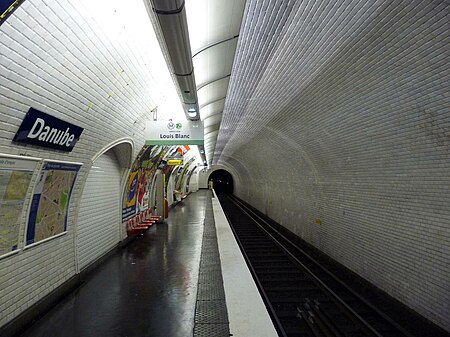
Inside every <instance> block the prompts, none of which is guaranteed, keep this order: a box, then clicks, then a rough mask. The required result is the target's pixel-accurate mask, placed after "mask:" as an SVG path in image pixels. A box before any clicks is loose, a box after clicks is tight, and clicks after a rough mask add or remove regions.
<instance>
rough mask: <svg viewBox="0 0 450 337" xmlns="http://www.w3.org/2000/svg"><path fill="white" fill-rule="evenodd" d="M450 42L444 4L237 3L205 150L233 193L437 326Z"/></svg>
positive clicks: (446, 247) (448, 196)
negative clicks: (210, 143)
mask: <svg viewBox="0 0 450 337" xmlns="http://www.w3.org/2000/svg"><path fill="white" fill-rule="evenodd" d="M449 40H450V4H449V3H448V1H407V2H405V1H400V0H398V1H397V0H395V1H381V0H378V1H363V0H345V1H287V0H286V1H281V0H280V1H269V0H266V1H264V0H255V1H248V2H247V8H246V12H245V16H244V26H243V27H242V29H241V33H240V40H239V43H238V48H237V54H236V59H235V62H234V68H233V74H232V76H231V79H230V88H229V94H228V100H227V102H226V104H225V108H224V115H223V120H222V124H221V130H220V133H219V136H218V141H217V147H216V154H215V162H217V163H219V164H223V165H228V166H232V167H234V168H235V171H236V172H237V173H238V175H239V176H240V180H241V181H249V182H252V183H245V184H237V186H236V190H237V194H238V196H241V197H242V198H243V199H244V200H246V201H248V202H249V203H250V204H252V205H254V206H256V207H257V208H258V209H260V210H262V211H264V212H265V213H266V214H268V215H269V216H270V217H272V218H273V219H275V220H276V221H278V222H280V223H281V224H282V225H284V226H286V227H287V228H289V229H291V230H292V231H294V232H295V233H297V234H298V235H299V236H301V237H302V238H304V239H305V240H307V241H308V242H310V243H312V244H313V245H315V246H316V247H318V248H320V249H321V250H323V251H324V252H325V253H327V254H328V255H330V256H332V257H333V258H335V259H336V260H338V261H339V262H341V263H343V264H344V265H346V266H347V267H349V268H350V269H352V270H353V271H355V272H357V273H358V274H360V275H361V276H363V277H365V278H366V279H368V280H369V281H371V282H372V283H374V284H375V285H376V286H378V287H380V288H381V289H384V290H385V291H387V292H388V293H389V294H391V295H392V296H394V297H396V298H398V299H399V300H401V301H402V302H404V303H405V304H406V305H407V306H409V307H411V308H413V309H414V310H416V311H417V312H419V313H421V314H423V315H424V316H425V317H427V318H429V319H431V320H432V321H434V322H436V323H437V324H439V325H440V326H442V327H444V328H446V329H447V330H450V312H449V306H448V303H450V288H449V287H448V275H450V269H449V268H450V267H449V264H448V261H449V260H450V160H449V158H450V112H449V107H450V95H449V87H450V70H449V67H448V60H450V47H449ZM250 176H251V179H250ZM316 219H320V220H321V222H322V224H321V225H317V224H315V220H316Z"/></svg>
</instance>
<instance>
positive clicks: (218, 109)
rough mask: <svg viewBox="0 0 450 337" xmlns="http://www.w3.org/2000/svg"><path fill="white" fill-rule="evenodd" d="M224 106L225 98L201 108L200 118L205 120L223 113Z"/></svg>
mask: <svg viewBox="0 0 450 337" xmlns="http://www.w3.org/2000/svg"><path fill="white" fill-rule="evenodd" d="M224 105H225V98H223V99H221V100H218V101H215V102H213V103H210V104H208V105H205V106H204V107H203V108H200V118H201V119H202V120H205V119H206V118H208V117H211V116H213V115H216V114H219V113H222V111H223V107H224Z"/></svg>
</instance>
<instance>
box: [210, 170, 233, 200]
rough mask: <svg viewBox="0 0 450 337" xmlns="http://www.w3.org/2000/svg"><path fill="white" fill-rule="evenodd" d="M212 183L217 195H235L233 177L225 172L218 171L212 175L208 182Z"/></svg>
mask: <svg viewBox="0 0 450 337" xmlns="http://www.w3.org/2000/svg"><path fill="white" fill-rule="evenodd" d="M209 181H212V183H213V188H214V190H215V191H216V193H217V194H233V177H232V176H231V174H230V173H229V172H227V171H225V170H217V171H214V172H213V173H211V174H210V176H209V178H208V182H209Z"/></svg>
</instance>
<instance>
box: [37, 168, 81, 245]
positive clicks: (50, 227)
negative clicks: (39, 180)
mask: <svg viewBox="0 0 450 337" xmlns="http://www.w3.org/2000/svg"><path fill="white" fill-rule="evenodd" d="M45 173H46V174H45V175H44V177H43V179H45V180H44V185H43V189H42V192H41V198H40V201H39V207H38V210H37V214H36V224H35V236H34V241H35V242H36V241H40V240H43V239H46V238H49V237H51V236H53V235H56V234H59V233H62V232H64V231H65V224H66V221H65V219H66V214H67V204H68V201H69V195H70V191H71V188H72V185H73V181H74V179H75V177H76V172H73V171H61V170H49V171H46V172H45Z"/></svg>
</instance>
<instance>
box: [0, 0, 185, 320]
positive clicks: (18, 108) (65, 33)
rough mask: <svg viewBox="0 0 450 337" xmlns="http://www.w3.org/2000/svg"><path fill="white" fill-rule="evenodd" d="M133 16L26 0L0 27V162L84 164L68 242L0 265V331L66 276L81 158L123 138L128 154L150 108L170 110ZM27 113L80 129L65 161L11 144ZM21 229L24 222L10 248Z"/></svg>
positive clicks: (164, 77)
mask: <svg viewBox="0 0 450 337" xmlns="http://www.w3.org/2000/svg"><path fill="white" fill-rule="evenodd" d="M124 7H126V8H124ZM132 10H134V11H135V12H136V13H135V15H134V20H133V19H132V20H130V21H127V22H125V19H124V17H125V16H124V15H122V14H123V13H122V12H121V11H132ZM115 11H116V12H117V13H116V12H115ZM105 14H108V15H109V19H108V18H106V17H105ZM114 15H117V17H116V18H115V17H114ZM142 16H145V17H146V16H147V13H146V11H145V8H144V5H143V3H142V2H141V1H134V0H133V1H130V2H129V3H128V2H127V6H123V3H120V1H103V0H98V1H95V2H89V1H79V0H73V1H72V0H71V1H69V0H66V1H56V0H27V1H25V2H24V3H23V4H22V5H21V6H20V7H19V9H18V10H16V12H14V13H13V15H12V16H11V17H10V18H9V19H8V20H7V21H6V23H4V24H3V25H2V26H0V126H1V127H0V153H6V154H15V155H26V156H34V157H39V158H45V159H55V160H63V161H75V162H81V163H84V164H85V165H84V166H83V167H82V168H81V171H80V173H79V175H78V178H77V180H76V183H75V186H74V190H73V194H72V199H71V203H70V209H69V217H68V233H67V234H66V235H63V236H61V237H58V238H55V239H53V240H50V241H48V242H45V243H42V244H39V245H37V246H35V247H33V248H30V249H26V250H22V249H21V250H20V251H19V253H18V254H15V255H13V256H9V257H6V258H2V259H0V326H1V325H3V324H5V323H7V322H8V321H10V320H11V319H12V318H14V317H15V316H17V315H18V314H19V313H21V312H22V311H24V310H25V309H27V308H28V307H29V306H30V305H32V304H33V303H35V302H36V301H37V300H39V299H41V298H42V297H44V296H45V295H47V294H48V293H49V292H50V291H52V290H53V289H55V288H56V287H58V286H59V285H61V284H62V283H63V282H64V281H66V280H67V279H69V278H70V277H72V276H73V275H74V273H75V266H76V261H75V240H74V229H75V226H76V223H75V222H74V220H75V219H76V217H75V211H76V209H77V208H76V206H77V204H78V202H79V200H80V195H81V188H82V186H83V183H84V181H85V179H86V175H87V170H88V168H89V167H90V164H91V159H92V158H93V157H94V156H95V155H96V154H97V153H98V152H99V151H100V150H101V149H102V148H104V147H106V146H107V145H108V144H111V143H112V142H114V141H116V140H117V139H119V138H123V137H131V139H132V140H133V141H134V152H135V153H134V154H137V152H138V151H139V150H140V148H141V146H142V144H143V140H144V139H143V130H144V125H143V122H144V121H145V120H146V118H147V116H149V115H150V111H151V110H152V109H153V108H155V107H156V106H158V107H159V111H158V112H159V113H158V114H159V116H158V117H159V118H164V114H165V112H164V111H168V109H166V110H164V108H165V107H167V106H170V105H171V104H173V102H179V100H178V98H177V96H176V93H175V91H174V89H173V87H172V88H170V90H168V91H166V90H165V87H166V86H167V85H171V83H172V80H171V78H170V75H169V74H168V72H167V68H166V65H165V62H164V59H163V57H162V55H161V52H160V50H159V47H158V44H157V41H156V37H155V36H154V33H153V31H152V28H151V24H150V22H149V20H147V25H145V26H140V27H137V26H135V25H137V21H138V18H140V17H141V18H142ZM142 35H144V37H145V38H142V39H140V38H138V36H142ZM178 105H179V103H178ZM29 107H34V108H36V109H39V110H42V111H44V112H46V113H48V114H51V115H53V116H55V117H58V118H61V119H63V120H65V121H67V122H70V123H73V124H76V125H78V126H81V127H83V128H84V132H83V134H82V136H81V139H80V141H79V142H78V143H77V144H76V146H75V148H74V150H73V152H71V153H62V152H59V151H53V150H47V149H44V148H38V147H35V146H23V145H17V144H13V143H12V142H11V140H12V138H13V137H14V134H15V132H16V131H17V129H18V127H19V125H20V123H21V121H22V119H23V117H24V116H25V114H26V112H27V111H28V109H29ZM32 184H33V182H32ZM30 193H31V191H29V193H28V195H27V200H26V203H27V204H28V202H29V198H30ZM25 222H26V219H25V214H24V215H23V218H22V221H21V235H20V243H19V248H23V245H24V228H25Z"/></svg>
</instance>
